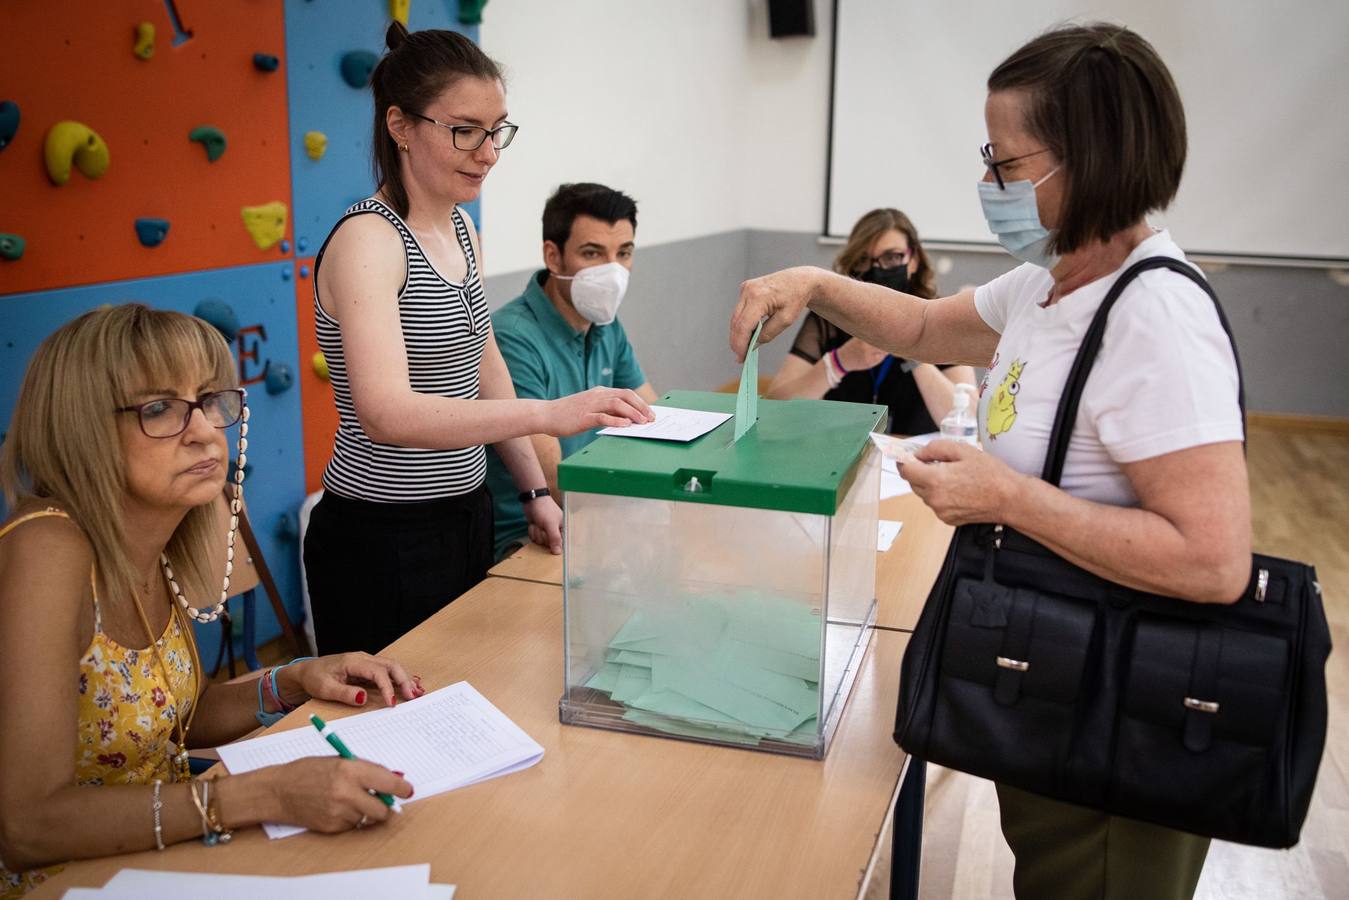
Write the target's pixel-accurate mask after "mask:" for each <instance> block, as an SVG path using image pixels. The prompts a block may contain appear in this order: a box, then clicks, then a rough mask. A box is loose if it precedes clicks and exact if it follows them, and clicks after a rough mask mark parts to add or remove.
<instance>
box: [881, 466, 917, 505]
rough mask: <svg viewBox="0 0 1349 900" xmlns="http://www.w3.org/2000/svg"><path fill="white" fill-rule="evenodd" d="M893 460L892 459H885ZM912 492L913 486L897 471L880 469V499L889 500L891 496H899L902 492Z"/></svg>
mask: <svg viewBox="0 0 1349 900" xmlns="http://www.w3.org/2000/svg"><path fill="white" fill-rule="evenodd" d="M886 462H893V460H886ZM911 493H913V488H912V487H910V486H909V483H908V482H907V481H905V480H904V479H903V478H901V477H900V476H899V473H898V472H891V471H889V470H888V469H881V499H882V500H889V499H890V498H891V497H900V496H902V495H904V494H911Z"/></svg>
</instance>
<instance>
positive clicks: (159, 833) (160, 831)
mask: <svg viewBox="0 0 1349 900" xmlns="http://www.w3.org/2000/svg"><path fill="white" fill-rule="evenodd" d="M163 784H164V782H163V781H160V780H159V779H158V778H156V779H155V793H154V798H153V800H152V801H151V803H150V809H151V810H152V811H153V812H154V815H155V849H156V850H163V849H164V826H163V824H162V823H161V822H160V818H159V811H160V810H162V809H163V808H164V801H162V800H160V799H159V789H160V788H161V787H162V786H163Z"/></svg>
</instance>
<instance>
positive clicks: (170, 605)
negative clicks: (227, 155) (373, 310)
mask: <svg viewBox="0 0 1349 900" xmlns="http://www.w3.org/2000/svg"><path fill="white" fill-rule="evenodd" d="M244 400H245V396H244V392H243V391H242V390H240V389H239V388H238V385H237V383H236V380H235V376H234V364H233V360H232V359H231V357H230V353H229V349H228V347H227V346H226V345H225V342H224V340H222V338H221V337H220V335H219V334H218V333H216V332H215V330H214V329H212V328H211V326H209V325H207V324H206V323H205V322H202V321H201V320H199V319H195V318H192V317H191V316H187V315H183V314H181V313H175V312H163V311H156V310H151V309H149V308H148V307H145V306H141V305H135V304H130V305H126V306H116V307H102V308H100V309H96V310H93V311H91V312H87V313H85V314H83V315H81V316H79V317H78V318H76V319H74V320H73V321H71V322H69V323H67V324H66V325H65V326H63V327H62V328H61V329H59V330H58V331H56V332H55V333H54V334H52V335H51V336H50V337H48V338H47V339H46V340H45V341H43V342H42V345H41V346H40V347H39V348H38V350H37V352H36V353H35V354H34V356H33V359H32V361H31V362H30V363H29V366H28V371H27V372H26V374H25V376H24V380H23V386H22V388H21V389H20V393H19V399H18V403H17V405H16V406H15V409H14V416H13V419H12V421H11V423H10V427H9V432H8V435H7V437H6V439H5V442H4V445H3V448H0V486H3V488H4V493H5V501H6V504H7V507H8V509H9V510H10V513H11V517H10V519H9V520H8V521H7V522H5V523H4V524H3V525H0V659H3V660H4V661H5V670H6V671H5V677H4V678H2V679H0V860H2V862H0V895H2V896H4V897H12V896H19V895H21V894H23V893H25V892H26V891H27V890H28V889H30V888H31V887H32V886H33V885H34V884H36V883H38V882H39V881H42V880H43V879H44V878H45V877H46V875H47V874H48V873H49V871H50V870H48V871H43V870H41V868H40V867H43V866H51V865H52V864H59V863H61V862H64V861H66V860H71V859H80V858H85V857H93V856H105V855H109V854H115V853H127V852H131V851H136V850H146V849H149V848H151V847H158V848H159V849H161V850H162V849H164V846H165V845H166V844H170V843H174V842H177V841H184V840H188V839H190V838H200V839H202V840H203V841H204V842H205V843H207V844H215V843H217V842H219V841H221V840H228V835H229V832H230V829H233V828H239V827H242V826H247V825H253V824H256V823H259V822H264V821H266V822H290V823H294V824H297V825H303V826H306V827H308V828H311V829H315V830H318V831H330V832H331V831H341V830H345V829H347V828H352V827H359V826H362V825H365V824H369V823H372V822H377V821H383V820H384V819H386V818H387V816H388V813H389V809H388V807H386V806H385V805H384V804H383V803H381V802H380V801H379V800H378V799H377V798H376V797H373V796H371V794H370V793H369V791H372V790H373V791H383V792H387V793H392V794H397V795H398V796H401V797H407V796H411V794H412V786H411V785H409V784H408V783H407V782H406V781H404V780H403V779H402V778H401V777H400V776H399V773H396V772H390V771H389V770H387V769H385V768H383V767H381V766H377V765H375V764H373V763H369V762H360V761H354V760H353V761H347V760H341V759H337V758H314V759H303V760H299V761H297V762H293V763H288V764H286V765H283V766H273V767H270V768H266V769H260V770H258V771H255V772H251V773H248V774H243V775H233V776H227V777H222V778H216V779H214V780H213V781H209V782H208V781H204V780H197V781H194V780H192V778H191V777H190V775H189V772H188V768H187V755H186V748H189V747H211V746H215V745H218V744H222V743H225V742H227V741H230V740H233V739H235V738H237V737H239V736H241V735H243V734H245V733H247V732H249V731H250V730H252V729H254V728H256V727H257V725H258V724H259V723H260V722H261V723H268V722H270V721H274V720H275V718H279V715H278V714H279V713H281V712H284V711H287V710H289V709H291V708H293V707H294V706H296V705H298V704H300V703H302V702H303V701H304V700H306V699H308V698H310V697H315V698H320V699H324V700H334V701H339V702H342V703H346V704H349V705H353V706H361V705H363V704H364V703H365V702H366V690H365V687H366V686H371V687H372V689H374V690H378V691H379V692H380V694H381V695H382V696H383V700H384V702H385V703H386V704H391V703H393V702H395V697H396V696H397V697H401V698H403V699H408V700H411V699H414V698H415V697H417V696H419V695H420V694H421V693H422V689H421V687H420V685H419V684H418V683H417V682H416V679H414V678H411V677H409V676H408V675H407V673H406V672H404V671H403V669H402V667H401V666H399V665H398V663H396V662H393V661H392V660H388V659H381V658H379V657H374V656H369V655H367V654H364V653H346V654H342V655H338V656H327V657H321V658H318V659H305V660H297V661H295V662H294V663H291V664H289V665H287V666H284V667H281V668H279V669H275V670H271V671H268V672H265V673H264V674H263V677H262V678H261V679H255V680H251V681H246V682H242V683H237V684H211V685H206V684H204V683H203V681H204V679H203V678H202V673H201V663H200V660H199V658H198V656H197V650H196V645H195V643H194V641H193V636H192V621H193V620H197V621H202V620H206V621H209V620H211V619H213V618H215V616H216V615H218V614H219V611H220V608H221V605H222V604H223V602H224V598H225V596H226V594H227V591H228V580H229V572H230V570H231V569H232V564H230V563H229V562H227V560H228V559H230V558H232V557H233V553H234V549H233V548H234V538H235V527H237V513H238V511H239V506H238V503H239V502H240V500H241V491H240V489H241V482H242V474H241V473H239V474H236V475H235V481H234V484H233V485H232V488H231V494H232V496H233V512H234V513H235V515H236V518H235V519H234V520H233V521H232V522H231V527H230V529H229V531H228V533H227V534H221V532H220V529H219V525H218V523H217V519H216V517H215V515H216V514H215V510H214V509H213V508H212V504H213V503H214V502H215V501H216V499H217V498H218V497H219V496H220V495H221V492H222V490H223V489H224V487H225V483H226V474H227V471H228V469H229V466H230V460H229V451H228V447H227V444H226V437H225V430H226V429H227V428H229V427H231V426H233V425H235V424H236V423H240V425H239V429H240V433H239V441H238V448H239V454H240V460H241V461H242V459H243V455H244V453H245V451H246V449H247V440H246V438H245V435H246V433H247V421H248V415H247V408H246V406H245V403H244ZM222 584H223V585H224V587H223V588H222Z"/></svg>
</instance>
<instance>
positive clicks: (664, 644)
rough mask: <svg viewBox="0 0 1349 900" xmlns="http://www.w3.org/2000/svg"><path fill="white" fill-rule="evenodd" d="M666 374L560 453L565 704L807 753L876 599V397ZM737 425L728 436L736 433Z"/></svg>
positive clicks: (625, 724)
mask: <svg viewBox="0 0 1349 900" xmlns="http://www.w3.org/2000/svg"><path fill="white" fill-rule="evenodd" d="M739 400H740V402H739V403H737V396H736V395H734V394H714V393H701V392H693V391H674V392H671V393H669V394H667V395H666V396H665V397H663V398H662V399H661V400H660V405H661V406H664V407H674V408H678V409H693V410H701V411H706V412H720V413H730V414H732V418H730V419H728V420H726V421H724V422H723V423H722V424H720V425H719V426H717V427H716V428H714V429H712V430H711V431H708V432H706V433H704V434H702V435H701V436H700V437H697V438H694V439H693V440H689V441H678V440H657V439H646V438H640V437H629V436H620V435H606V436H601V437H600V438H598V439H597V440H595V441H594V442H593V443H591V444H590V445H589V446H587V447H586V448H585V449H583V450H580V451H578V452H577V453H575V454H573V455H572V456H570V457H568V458H567V459H566V460H564V461H563V462H562V464H561V466H560V467H559V469H558V481H559V484H560V487H561V488H562V490H563V491H564V492H565V510H566V525H565V531H564V533H563V534H564V539H565V544H566V551H565V573H566V574H565V577H564V580H563V585H564V587H563V591H564V603H565V637H564V641H565V656H566V686H565V692H564V693H563V695H562V700H561V703H560V706H559V709H560V715H561V718H562V721H563V722H565V723H568V724H573V725H589V726H593V727H599V728H610V729H614V730H618V731H628V732H637V733H644V734H655V735H663V736H667V737H677V738H682V739H686V740H695V741H702V742H709V743H716V744H726V745H728V746H735V747H750V748H756V749H760V750H769V751H774V752H778V753H788V754H793V755H797V756H805V757H811V758H815V759H822V758H823V757H824V755H825V753H826V752H827V751H828V748H829V742H830V738H831V737H832V735H833V732H834V730H835V726H836V725H837V723H838V719H839V716H840V715H841V714H842V711H843V707H844V704H845V701H846V699H847V695H848V690H849V688H850V687H851V685H852V682H853V678H854V676H855V675H856V672H857V670H858V667H859V666H860V664H861V660H862V656H863V654H864V653H865V650H866V646H867V638H868V634H869V633H868V631H867V628H868V626H869V625H871V624H872V623H873V621H874V619H875V615H876V600H875V591H876V526H877V518H878V506H879V496H880V471H881V457H880V453H879V451H877V450H876V449H875V447H874V446H873V445H872V443H871V441H870V440H869V438H868V435H870V433H871V432H872V431H873V430H875V429H877V428H879V427H881V424H882V423H883V422H884V416H885V413H886V410H885V407H883V406H871V405H867V404H859V403H835V402H828V401H824V400H786V401H775V400H759V401H757V403H756V404H753V406H757V409H754V410H753V415H754V417H755V421H754V422H753V423H751V424H752V427H748V428H746V427H744V424H745V423H740V426H739V427H738V426H737V422H736V417H735V415H734V414H735V413H736V411H737V406H739V408H740V409H741V410H744V408H745V406H746V404H745V402H744V398H739ZM737 432H738V433H739V436H737Z"/></svg>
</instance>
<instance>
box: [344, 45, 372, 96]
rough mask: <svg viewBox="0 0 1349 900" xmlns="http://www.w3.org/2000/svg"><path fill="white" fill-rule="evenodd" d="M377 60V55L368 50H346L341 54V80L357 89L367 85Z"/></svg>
mask: <svg viewBox="0 0 1349 900" xmlns="http://www.w3.org/2000/svg"><path fill="white" fill-rule="evenodd" d="M377 62H379V57H378V56H376V55H375V54H373V53H371V52H370V51H369V50H349V51H347V52H346V53H344V54H342V80H343V81H345V82H346V83H347V84H349V85H351V86H352V87H354V88H358V89H359V88H364V87H367V86H369V84H370V73H372V72H374V71H375V63H377Z"/></svg>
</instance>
